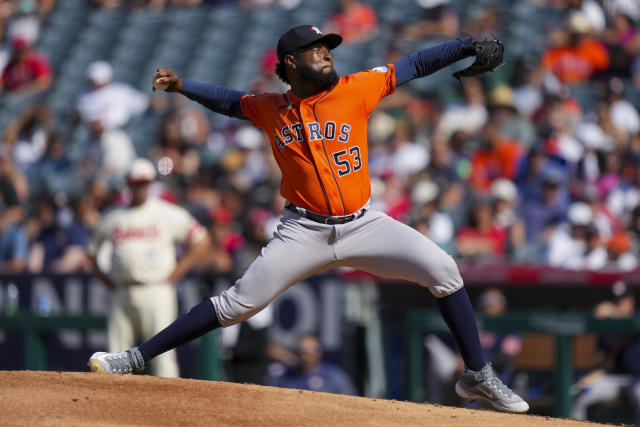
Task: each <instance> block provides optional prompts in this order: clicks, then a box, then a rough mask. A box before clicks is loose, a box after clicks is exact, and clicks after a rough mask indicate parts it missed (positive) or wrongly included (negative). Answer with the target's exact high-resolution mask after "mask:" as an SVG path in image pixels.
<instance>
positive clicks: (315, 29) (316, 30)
mask: <svg viewBox="0 0 640 427" xmlns="http://www.w3.org/2000/svg"><path fill="white" fill-rule="evenodd" d="M311 31H315V32H316V33H318V34H320V35H322V32H321V31H320V30H319V29H318V27H311Z"/></svg>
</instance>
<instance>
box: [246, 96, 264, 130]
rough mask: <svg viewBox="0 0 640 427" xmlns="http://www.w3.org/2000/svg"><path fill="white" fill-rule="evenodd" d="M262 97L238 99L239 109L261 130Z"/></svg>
mask: <svg viewBox="0 0 640 427" xmlns="http://www.w3.org/2000/svg"><path fill="white" fill-rule="evenodd" d="M262 100H263V97H262V96H260V95H244V96H243V97H242V99H240V108H241V109H242V113H243V114H244V115H245V116H247V118H248V119H249V120H251V123H253V125H254V126H256V127H259V128H261V127H262V126H260V125H261V124H262V118H263V113H262V111H263V108H262V104H263V103H262Z"/></svg>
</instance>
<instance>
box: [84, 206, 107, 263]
mask: <svg viewBox="0 0 640 427" xmlns="http://www.w3.org/2000/svg"><path fill="white" fill-rule="evenodd" d="M111 218H112V214H107V215H106V216H105V217H104V218H103V219H102V221H100V222H99V223H98V225H97V227H96V228H95V230H94V232H93V235H92V236H91V239H89V243H88V244H87V253H88V254H89V255H91V256H92V257H95V256H97V255H98V250H99V249H100V246H101V245H102V243H104V241H105V240H106V238H107V234H108V229H109V224H110V222H111Z"/></svg>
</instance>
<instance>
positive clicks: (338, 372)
mask: <svg viewBox="0 0 640 427" xmlns="http://www.w3.org/2000/svg"><path fill="white" fill-rule="evenodd" d="M297 356H298V361H299V363H298V366H296V367H294V368H289V369H287V368H284V369H274V368H273V367H271V368H270V373H271V374H272V376H271V377H270V378H269V380H268V383H269V384H270V385H273V386H276V387H284V388H297V389H302V390H312V391H321V392H325V393H339V394H347V395H355V394H356V389H355V387H354V385H353V383H352V381H351V379H350V378H349V376H348V375H347V373H346V372H344V371H343V370H342V369H341V368H340V367H339V366H336V365H333V364H330V363H327V362H324V361H323V360H322V347H321V345H320V341H319V340H318V338H316V337H315V336H313V335H304V336H302V337H301V338H300V339H299V341H298V350H297ZM281 368H282V367H281ZM273 373H277V374H279V375H277V374H276V375H273Z"/></svg>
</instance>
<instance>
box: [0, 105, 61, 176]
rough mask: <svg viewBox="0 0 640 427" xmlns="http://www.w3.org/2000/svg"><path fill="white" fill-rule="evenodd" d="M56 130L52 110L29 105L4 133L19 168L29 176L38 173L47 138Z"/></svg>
mask: <svg viewBox="0 0 640 427" xmlns="http://www.w3.org/2000/svg"><path fill="white" fill-rule="evenodd" d="M53 131H54V120H53V117H52V114H51V110H49V109H48V108H46V107H38V106H35V107H28V108H26V109H25V110H24V111H23V112H22V113H21V114H20V115H19V116H18V117H17V118H16V119H15V120H14V121H13V122H11V123H10V124H9V126H8V127H7V130H6V132H5V135H4V140H5V141H6V142H7V144H8V147H9V148H10V150H11V153H12V156H13V160H14V162H15V165H16V167H17V169H18V170H19V171H20V172H21V173H23V174H25V175H26V176H27V177H33V176H34V174H37V172H38V171H37V167H38V164H39V162H40V160H41V158H42V156H43V155H44V152H45V150H46V146H47V140H48V138H49V137H50V136H51V133H52V132H53Z"/></svg>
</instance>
